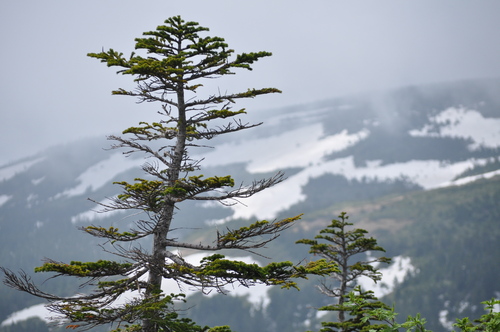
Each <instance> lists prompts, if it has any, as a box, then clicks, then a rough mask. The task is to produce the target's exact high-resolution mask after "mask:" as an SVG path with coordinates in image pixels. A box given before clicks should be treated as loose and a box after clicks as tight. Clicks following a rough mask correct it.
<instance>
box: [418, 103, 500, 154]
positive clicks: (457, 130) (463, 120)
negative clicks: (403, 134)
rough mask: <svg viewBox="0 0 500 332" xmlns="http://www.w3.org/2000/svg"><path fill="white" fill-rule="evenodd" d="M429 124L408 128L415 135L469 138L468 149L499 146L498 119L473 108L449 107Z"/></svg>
mask: <svg viewBox="0 0 500 332" xmlns="http://www.w3.org/2000/svg"><path fill="white" fill-rule="evenodd" d="M429 121H430V124H428V125H425V126H424V127H423V128H422V129H419V130H410V131H409V134H410V135H411V136H416V137H443V136H444V137H453V138H465V139H470V140H471V141H472V143H471V144H470V145H469V149H470V150H477V149H480V148H481V147H485V148H493V149H494V148H497V147H500V119H496V118H485V117H483V115H482V114H481V113H480V112H478V111H475V110H467V109H466V108H463V107H459V108H455V107H450V108H448V109H446V110H444V111H442V112H441V113H439V114H438V115H436V116H434V117H431V118H430V119H429Z"/></svg>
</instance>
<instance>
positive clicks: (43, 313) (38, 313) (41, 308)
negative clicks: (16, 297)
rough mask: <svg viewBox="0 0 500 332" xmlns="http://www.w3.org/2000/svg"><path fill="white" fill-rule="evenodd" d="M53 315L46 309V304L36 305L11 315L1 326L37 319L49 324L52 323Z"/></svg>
mask: <svg viewBox="0 0 500 332" xmlns="http://www.w3.org/2000/svg"><path fill="white" fill-rule="evenodd" d="M51 315H53V313H52V312H50V311H49V310H48V309H47V308H46V307H45V304H43V303H42V304H36V305H34V306H31V307H28V308H26V309H23V310H19V311H16V312H14V313H12V314H11V315H9V317H7V319H6V320H4V321H3V322H2V324H0V326H6V325H11V324H15V323H17V322H21V321H23V320H27V319H30V318H35V317H38V318H40V319H42V320H44V321H45V322H47V323H48V322H50V321H51V319H50V318H49V317H50V316H51Z"/></svg>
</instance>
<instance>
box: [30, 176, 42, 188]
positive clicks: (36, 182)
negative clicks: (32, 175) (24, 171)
mask: <svg viewBox="0 0 500 332" xmlns="http://www.w3.org/2000/svg"><path fill="white" fill-rule="evenodd" d="M43 180H45V176H42V177H41V178H38V179H33V180H31V183H33V185H34V186H38V185H39V184H40V182H42V181H43Z"/></svg>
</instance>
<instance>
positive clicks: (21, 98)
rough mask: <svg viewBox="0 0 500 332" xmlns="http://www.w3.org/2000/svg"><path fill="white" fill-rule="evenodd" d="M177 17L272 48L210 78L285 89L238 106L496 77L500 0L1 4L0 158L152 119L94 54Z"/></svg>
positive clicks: (227, 84) (126, 81)
mask: <svg viewBox="0 0 500 332" xmlns="http://www.w3.org/2000/svg"><path fill="white" fill-rule="evenodd" d="M179 14H180V15H182V16H183V18H184V19H186V20H190V21H197V22H199V23H200V24H201V25H202V26H206V27H208V28H210V35H215V36H220V37H223V38H225V39H226V41H227V42H228V44H229V46H230V47H231V48H233V49H235V51H236V52H237V53H240V52H251V51H260V50H266V51H271V52H273V56H272V57H270V58H265V59H263V60H261V61H260V62H259V63H257V64H256V65H255V66H254V71H253V72H249V73H246V72H244V73H242V74H240V75H236V76H234V77H231V78H230V79H220V80H214V81H210V83H209V84H210V85H208V86H207V88H213V89H221V90H224V91H225V90H228V91H230V92H236V91H239V90H243V91H244V90H246V88H251V87H255V88H259V87H277V88H280V89H281V90H283V93H282V94H281V95H271V96H263V97H261V98H256V99H255V100H252V101H251V102H249V103H246V102H245V103H240V104H239V106H241V107H247V109H249V110H252V109H255V110H266V109H271V110H272V109H273V108H277V107H282V106H287V105H294V104H301V103H307V102H310V101H315V100H319V99H328V98H332V97H336V96H342V95H345V94H351V93H357V92H363V91H370V90H380V89H389V88H393V87H398V86H404V85H411V84H421V83H433V82H442V81H452V80H460V79H469V78H482V77H500V1H498V0H491V1H483V0H474V1H472V0H470V1H461V0H439V1H435V0H429V1H427V0H418V1H416V0H415V1H402V0H394V1H384V0H380V1H356V0H345V1H334V0H321V1H320V0H311V1H304V0H286V1H280V0H276V1H275V0H273V1H271V0H265V1H262V0H254V1H238V0H224V1H223V0H211V1H204V0H199V1H187V0H177V1H170V0H161V1H160V0H157V1H148V0H142V1H129V0H99V1H97V0H85V1H82V0H72V1H68V0H47V1H40V0H16V1H2V2H1V3H0V40H1V50H2V51H1V52H0V64H1V68H2V72H1V75H0V94H1V96H0V97H1V98H0V115H1V118H0V129H1V131H2V134H3V135H2V136H3V140H2V144H1V145H0V165H3V164H6V163H8V162H11V161H14V160H15V159H17V158H20V157H24V156H27V155H30V154H33V153H36V152H39V151H40V150H41V149H44V148H46V147H49V146H52V145H55V144H59V143H64V142H70V141H74V140H77V139H80V138H84V137H91V136H96V135H102V136H104V135H106V134H111V133H115V132H119V131H121V130H122V129H124V128H127V127H130V126H132V125H135V124H137V122H138V121H141V120H150V119H154V115H155V114H154V113H155V111H154V109H153V108H152V107H151V105H137V104H135V101H134V100H133V98H132V97H124V96H111V93H110V91H111V90H112V89H115V88H118V87H127V86H128V87H130V86H131V85H130V81H131V78H130V77H123V76H119V75H116V74H115V70H114V69H111V68H107V67H106V66H105V65H104V64H101V63H99V61H98V60H95V59H91V58H88V57H87V56H86V54H87V53H88V52H99V51H100V50H101V48H104V49H106V50H107V49H109V48H114V49H115V50H117V51H121V52H123V53H125V54H126V55H128V54H129V53H130V52H131V51H132V50H133V47H134V38H136V37H139V36H140V35H141V34H142V32H144V31H150V30H154V29H155V27H156V26H157V25H160V24H162V23H163V21H164V20H165V19H166V18H167V17H170V16H173V15H179ZM263 120H264V121H265V119H263Z"/></svg>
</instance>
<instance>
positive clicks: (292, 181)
mask: <svg viewBox="0 0 500 332" xmlns="http://www.w3.org/2000/svg"><path fill="white" fill-rule="evenodd" d="M475 163H477V160H473V159H471V160H466V161H462V162H457V163H454V164H452V163H443V162H441V161H438V160H412V161H408V162H404V163H394V164H388V165H380V163H378V162H375V161H374V162H370V161H369V162H368V163H367V165H370V167H356V165H355V163H354V157H353V156H349V157H345V158H338V159H334V160H330V161H328V162H324V163H322V164H316V165H312V166H310V167H307V168H305V169H303V170H302V171H300V172H299V173H297V174H294V175H293V176H291V177H289V178H288V179H287V180H286V181H284V182H281V183H279V184H277V185H275V186H273V187H271V188H269V189H267V190H264V191H262V192H260V193H258V194H257V195H254V196H251V197H249V198H247V199H245V201H244V203H245V205H243V204H236V205H233V206H230V208H231V209H232V210H233V215H232V216H231V217H229V218H226V219H224V220H223V221H222V222H224V221H226V220H230V219H233V218H235V219H236V218H245V219H248V218H251V217H256V218H258V219H268V218H271V219H272V218H275V216H276V215H277V214H278V213H279V212H280V211H283V210H286V209H288V208H289V207H291V206H292V205H294V204H297V203H299V202H301V201H303V200H305V199H306V196H305V195H304V194H303V193H302V187H303V186H305V185H306V184H307V183H308V182H309V181H310V180H311V179H314V178H318V177H320V176H322V175H324V174H334V175H342V176H344V177H346V178H347V179H349V180H352V179H356V180H362V179H368V180H379V181H391V180H396V179H403V178H406V179H408V180H411V181H412V182H414V183H416V184H417V185H420V186H421V187H423V188H424V189H434V188H440V187H442V186H444V185H446V183H448V182H450V181H452V180H453V179H454V178H455V177H456V176H457V175H459V174H461V173H463V172H464V171H465V170H467V169H468V168H470V167H472V166H473V165H474V164H475Z"/></svg>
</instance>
